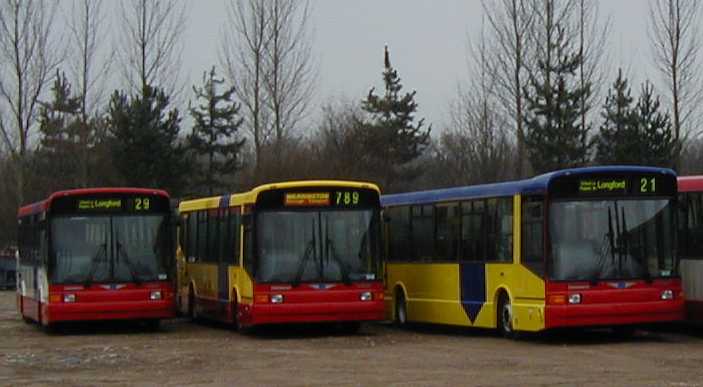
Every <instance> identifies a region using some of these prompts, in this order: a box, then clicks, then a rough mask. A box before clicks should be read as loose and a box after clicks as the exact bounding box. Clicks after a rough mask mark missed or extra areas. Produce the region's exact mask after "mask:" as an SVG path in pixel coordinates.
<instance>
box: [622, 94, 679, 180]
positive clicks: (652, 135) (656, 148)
mask: <svg viewBox="0 0 703 387" xmlns="http://www.w3.org/2000/svg"><path fill="white" fill-rule="evenodd" d="M653 92H654V88H653V87H652V84H651V83H649V81H647V82H645V83H644V84H643V85H642V91H641V92H640V97H639V99H638V100H637V106H636V107H635V111H634V112H633V114H634V120H635V122H636V125H637V131H638V134H637V136H636V138H638V139H640V141H639V152H638V153H639V154H638V156H639V157H638V160H639V161H640V162H641V163H642V164H645V165H654V166H660V167H674V165H675V162H676V160H677V159H678V155H679V152H680V150H681V146H680V144H679V143H678V141H676V138H675V134H674V129H673V125H672V122H671V116H670V115H669V113H668V112H666V113H662V112H661V111H660V108H661V105H660V102H659V97H658V96H657V97H656V98H655V97H654V96H653Z"/></svg>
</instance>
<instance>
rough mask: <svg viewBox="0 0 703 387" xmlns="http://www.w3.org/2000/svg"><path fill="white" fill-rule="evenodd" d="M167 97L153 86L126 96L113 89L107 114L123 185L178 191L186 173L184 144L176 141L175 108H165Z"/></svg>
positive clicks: (177, 124) (177, 117)
mask: <svg viewBox="0 0 703 387" xmlns="http://www.w3.org/2000/svg"><path fill="white" fill-rule="evenodd" d="M168 105H169V98H168V97H167V96H166V94H165V93H164V92H163V90H160V89H158V88H156V87H151V86H147V87H145V90H144V92H143V94H142V93H140V94H138V95H133V96H132V97H131V98H129V97H127V95H125V94H124V93H122V92H120V91H115V92H114V93H113V95H112V97H111V99H110V107H109V113H108V117H107V124H108V130H109V133H110V135H111V137H112V138H111V150H112V157H113V161H114V164H115V167H116V168H117V170H118V171H119V172H120V173H121V175H122V178H123V179H124V182H125V184H128V185H132V186H137V187H155V188H164V189H167V190H169V191H170V192H171V193H172V194H177V193H179V192H180V191H181V190H182V189H183V185H182V182H183V181H184V180H185V178H186V176H187V175H188V168H187V167H188V165H190V163H189V162H188V160H187V158H184V157H183V153H184V152H183V151H184V147H183V146H182V145H181V144H179V142H178V132H179V129H180V121H181V118H180V117H179V112H178V110H177V109H173V110H167V109H168Z"/></svg>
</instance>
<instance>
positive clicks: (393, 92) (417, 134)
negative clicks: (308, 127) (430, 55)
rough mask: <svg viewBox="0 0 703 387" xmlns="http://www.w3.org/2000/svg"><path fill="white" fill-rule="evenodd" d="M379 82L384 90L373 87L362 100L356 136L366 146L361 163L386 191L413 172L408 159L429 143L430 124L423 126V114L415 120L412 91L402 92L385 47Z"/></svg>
mask: <svg viewBox="0 0 703 387" xmlns="http://www.w3.org/2000/svg"><path fill="white" fill-rule="evenodd" d="M384 65H385V66H384V71H383V82H384V85H385V93H384V94H383V95H382V96H379V95H376V94H375V88H371V90H369V94H368V96H367V97H366V99H365V100H363V101H362V109H363V110H364V111H365V112H366V113H367V114H368V120H365V121H364V122H363V123H362V125H360V128H361V129H360V130H361V133H360V137H361V140H362V143H363V144H364V146H365V149H366V150H367V152H368V153H367V154H366V157H365V162H366V163H365V165H366V166H367V167H368V168H373V170H375V171H377V172H378V174H379V178H380V180H381V181H380V183H381V184H382V186H383V189H384V190H386V191H392V190H393V189H394V188H395V184H397V181H398V179H399V178H412V177H414V175H416V174H417V172H416V171H413V170H412V169H411V168H409V167H408V165H407V164H408V163H410V162H411V161H413V160H415V159H417V158H418V157H419V156H421V155H422V153H423V152H424V150H425V149H426V148H427V146H428V145H429V140H430V130H431V126H430V127H428V128H427V129H426V130H425V129H424V128H423V126H424V122H425V120H424V118H423V119H420V120H419V121H418V122H417V123H415V113H416V111H417V102H415V93H416V92H415V91H412V92H410V93H405V94H402V93H401V90H402V88H403V86H402V85H401V83H400V77H399V76H398V71H397V70H396V69H394V68H393V67H392V66H391V62H390V58H389V54H388V47H387V46H386V47H385V51H384Z"/></svg>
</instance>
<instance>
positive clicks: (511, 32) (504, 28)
mask: <svg viewBox="0 0 703 387" xmlns="http://www.w3.org/2000/svg"><path fill="white" fill-rule="evenodd" d="M533 1H534V0H501V1H500V2H493V1H491V2H488V1H486V0H483V1H482V5H483V9H484V12H485V13H486V16H487V19H488V22H489V24H490V27H491V30H492V31H491V32H492V34H491V35H492V40H493V41H494V43H495V51H494V52H493V55H492V58H491V59H490V61H491V62H493V69H494V75H495V86H496V88H495V95H496V96H498V97H499V99H500V102H501V106H502V107H503V109H504V110H505V111H506V112H507V113H508V115H509V116H510V117H511V120H512V121H513V123H514V125H515V137H516V140H517V141H516V143H517V160H516V174H517V177H522V176H523V175H524V174H525V171H524V160H525V156H524V154H525V152H524V143H525V140H524V139H525V132H524V129H523V121H524V118H525V115H524V109H525V107H524V106H525V100H524V92H523V90H524V88H525V87H526V86H527V79H528V76H527V74H528V72H529V67H530V66H531V65H530V60H531V56H530V53H529V44H528V41H529V36H530V33H531V31H532V25H533V22H534V18H535V12H534V7H533V6H532V2H533Z"/></svg>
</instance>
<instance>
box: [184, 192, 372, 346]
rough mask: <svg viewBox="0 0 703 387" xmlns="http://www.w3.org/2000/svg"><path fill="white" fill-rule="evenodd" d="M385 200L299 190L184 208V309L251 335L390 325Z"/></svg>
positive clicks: (219, 199) (215, 199) (236, 196)
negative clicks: (384, 268) (275, 328)
mask: <svg viewBox="0 0 703 387" xmlns="http://www.w3.org/2000/svg"><path fill="white" fill-rule="evenodd" d="M379 196H380V191H379V189H378V187H377V186H376V185H374V184H371V183H364V182H350V181H328V180H321V181H294V182H282V183H276V184H266V185H261V186H258V187H256V188H254V189H252V190H251V191H248V192H243V193H237V194H232V195H223V196H215V197H208V198H202V199H194V200H187V201H182V202H181V203H180V205H179V209H178V210H179V213H180V216H181V220H180V222H179V223H180V230H179V233H178V234H179V247H178V250H177V257H178V263H177V266H178V269H177V271H178V278H179V280H178V284H179V285H178V294H179V297H178V303H179V309H180V311H181V312H182V313H184V314H187V315H189V316H191V317H192V318H193V319H195V318H198V317H206V318H210V319H216V320H220V321H223V322H226V323H230V324H232V325H233V326H234V327H235V328H237V329H240V328H249V327H252V326H256V325H262V324H279V323H308V322H320V323H322V322H328V323H330V322H335V323H339V324H340V326H342V327H343V328H344V329H348V330H349V331H351V332H353V331H356V330H358V329H359V327H360V324H361V322H363V321H375V320H382V319H383V318H384V316H385V312H384V302H383V279H382V277H381V259H380V254H381V251H382V248H381V243H380V238H381V222H380V204H379Z"/></svg>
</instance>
